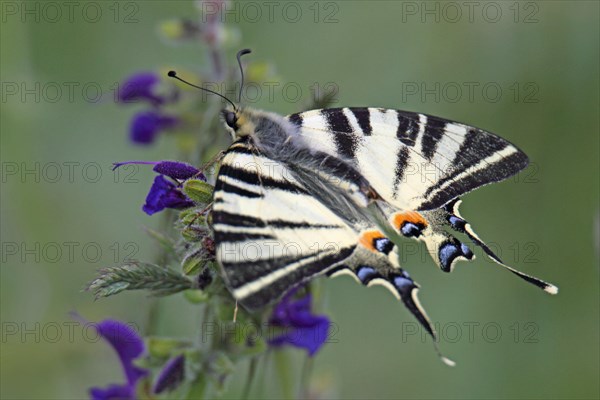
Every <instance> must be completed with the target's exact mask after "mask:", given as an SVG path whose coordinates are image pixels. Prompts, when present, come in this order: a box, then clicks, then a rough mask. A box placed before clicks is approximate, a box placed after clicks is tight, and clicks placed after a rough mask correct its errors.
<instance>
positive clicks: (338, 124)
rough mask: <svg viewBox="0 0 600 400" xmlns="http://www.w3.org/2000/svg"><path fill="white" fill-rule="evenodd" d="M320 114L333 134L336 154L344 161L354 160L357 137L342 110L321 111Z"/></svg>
mask: <svg viewBox="0 0 600 400" xmlns="http://www.w3.org/2000/svg"><path fill="white" fill-rule="evenodd" d="M321 114H322V115H323V117H325V120H326V121H327V126H328V128H329V129H330V130H331V131H332V132H333V140H334V142H335V147H336V149H337V152H338V154H339V155H340V156H342V157H343V158H346V159H350V160H352V159H354V157H355V153H356V147H357V146H358V137H357V136H356V135H355V134H354V131H353V130H352V127H351V126H350V121H348V118H347V117H346V115H344V111H343V109H342V108H328V109H324V110H321Z"/></svg>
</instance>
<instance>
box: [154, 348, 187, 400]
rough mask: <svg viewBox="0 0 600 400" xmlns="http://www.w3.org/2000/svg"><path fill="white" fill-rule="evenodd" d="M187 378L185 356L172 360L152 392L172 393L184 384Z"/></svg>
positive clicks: (160, 375) (163, 370)
mask: <svg viewBox="0 0 600 400" xmlns="http://www.w3.org/2000/svg"><path fill="white" fill-rule="evenodd" d="M184 378H185V356H184V355H183V354H182V355H180V356H177V357H174V358H171V359H170V360H169V361H168V362H167V363H166V364H165V367H164V368H163V369H162V371H161V372H160V374H159V375H158V378H157V379H156V383H155V384H154V388H153V389H152V391H153V392H154V393H156V394H160V393H163V392H165V391H168V392H170V391H172V390H174V389H175V388H177V386H179V385H180V384H181V382H183V380H184Z"/></svg>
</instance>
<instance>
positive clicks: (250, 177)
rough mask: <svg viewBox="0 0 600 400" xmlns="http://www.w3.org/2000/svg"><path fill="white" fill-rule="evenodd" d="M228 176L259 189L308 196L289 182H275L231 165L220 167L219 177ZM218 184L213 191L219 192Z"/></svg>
mask: <svg viewBox="0 0 600 400" xmlns="http://www.w3.org/2000/svg"><path fill="white" fill-rule="evenodd" d="M221 175H224V176H229V177H231V178H234V179H237V180H239V181H242V182H245V183H248V184H251V185H256V186H259V187H265V188H272V189H280V190H284V191H286V192H291V193H297V194H308V192H307V191H306V190H304V189H303V188H301V187H300V186H298V185H295V184H293V183H291V182H289V181H279V180H275V179H273V178H271V177H268V176H264V175H259V174H258V173H257V171H246V170H244V169H241V168H236V167H234V166H232V165H227V164H223V165H222V166H221V170H220V171H219V176H221ZM219 182H222V181H219V180H218V181H217V187H216V188H215V190H219V189H220V187H219Z"/></svg>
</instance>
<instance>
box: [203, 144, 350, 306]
mask: <svg viewBox="0 0 600 400" xmlns="http://www.w3.org/2000/svg"><path fill="white" fill-rule="evenodd" d="M213 229H214V232H215V241H216V243H217V259H218V261H219V263H220V264H221V265H222V267H223V269H224V272H225V277H226V279H227V281H228V284H229V286H230V288H231V289H232V292H233V294H234V296H235V297H236V298H237V299H238V300H240V301H241V302H242V304H244V305H245V306H247V307H249V308H259V307H261V306H263V305H265V304H267V303H270V302H272V301H273V300H275V299H277V298H279V297H280V296H281V295H282V294H283V293H284V292H286V291H287V290H289V289H290V288H291V287H294V286H296V285H298V284H300V283H302V282H304V281H306V280H307V279H309V278H311V277H312V276H314V275H317V274H320V273H322V272H324V271H325V270H327V269H329V268H332V267H334V266H335V265H336V263H338V262H340V261H342V260H344V259H346V258H347V257H348V256H349V255H350V254H351V253H352V251H353V250H354V248H355V246H356V243H357V239H356V235H355V233H354V231H353V230H352V229H351V228H350V227H349V226H348V225H346V223H344V221H343V220H342V219H340V218H339V217H338V216H337V215H335V214H334V213H333V212H332V211H331V210H330V209H328V208H327V207H325V206H324V205H323V204H322V203H321V202H319V201H318V200H317V199H316V198H315V197H314V196H313V195H311V194H310V193H309V192H308V191H307V189H306V187H304V185H302V184H301V183H300V182H299V181H298V180H296V179H295V178H294V176H293V174H292V173H291V171H289V170H288V169H287V167H286V166H285V165H283V164H281V163H279V162H277V161H274V160H273V159H270V158H267V157H265V156H264V155H262V154H261V153H260V151H259V150H258V149H257V148H256V147H255V146H253V145H252V144H250V143H243V142H240V143H236V144H234V145H232V146H231V147H230V149H229V150H228V152H227V154H226V155H225V157H224V159H223V161H222V164H221V169H220V171H219V175H218V178H217V183H216V187H215V195H214V206H213Z"/></svg>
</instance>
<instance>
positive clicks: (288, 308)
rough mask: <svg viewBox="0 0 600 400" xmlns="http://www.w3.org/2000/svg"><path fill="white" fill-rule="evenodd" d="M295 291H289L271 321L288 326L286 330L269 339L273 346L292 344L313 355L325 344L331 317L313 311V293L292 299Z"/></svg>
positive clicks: (275, 310) (276, 324)
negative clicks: (311, 306)
mask: <svg viewBox="0 0 600 400" xmlns="http://www.w3.org/2000/svg"><path fill="white" fill-rule="evenodd" d="M294 293H295V291H292V292H290V293H288V294H287V295H286V296H285V297H284V298H283V299H282V300H281V302H280V303H279V304H277V306H276V307H275V309H274V310H273V314H272V315H271V318H270V323H271V324H273V325H275V326H279V327H283V328H286V330H285V332H284V333H283V334H281V335H279V336H276V337H274V338H273V339H270V340H269V345H271V346H284V345H292V346H295V347H299V348H303V349H306V351H307V352H308V355H309V356H313V355H314V354H315V353H316V352H317V351H318V350H319V349H320V348H321V346H323V344H325V341H326V340H327V333H328V331H329V326H330V322H329V318H327V317H326V316H323V315H314V314H312V312H311V309H310V305H311V301H312V298H311V295H310V294H308V295H306V296H305V297H303V298H301V299H297V300H292V297H293V295H294Z"/></svg>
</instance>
